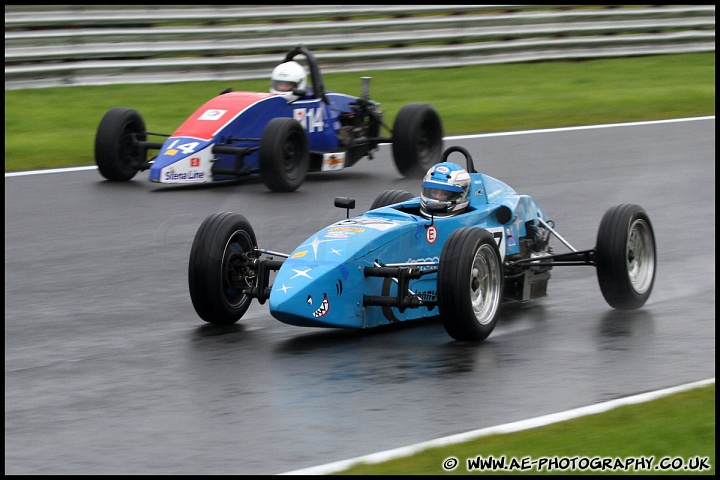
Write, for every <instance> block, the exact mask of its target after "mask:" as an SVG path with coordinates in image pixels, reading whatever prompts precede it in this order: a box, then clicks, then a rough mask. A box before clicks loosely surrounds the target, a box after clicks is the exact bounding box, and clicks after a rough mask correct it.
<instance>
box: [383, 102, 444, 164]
mask: <svg viewBox="0 0 720 480" xmlns="http://www.w3.org/2000/svg"><path fill="white" fill-rule="evenodd" d="M442 147H443V131H442V122H441V121H440V116H439V115H438V113H437V112H436V111H435V109H434V108H433V107H432V106H430V105H428V104H425V103H411V104H409V105H405V106H403V107H402V108H401V109H400V111H399V112H398V114H397V116H396V117H395V122H394V123H393V133H392V152H393V159H394V160H395V166H396V167H397V169H398V171H399V172H400V173H401V174H402V175H403V176H405V177H409V178H421V177H422V176H423V175H425V173H426V172H427V171H428V169H429V168H430V167H432V166H433V165H435V164H436V163H438V161H439V158H440V153H441V152H442Z"/></svg>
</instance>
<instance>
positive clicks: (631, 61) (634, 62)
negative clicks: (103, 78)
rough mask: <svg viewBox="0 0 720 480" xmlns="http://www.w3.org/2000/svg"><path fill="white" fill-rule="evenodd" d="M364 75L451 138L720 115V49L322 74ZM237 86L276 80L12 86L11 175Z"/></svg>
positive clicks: (8, 104)
mask: <svg viewBox="0 0 720 480" xmlns="http://www.w3.org/2000/svg"><path fill="white" fill-rule="evenodd" d="M269 74H270V72H268V76H269ZM364 75H367V76H372V77H373V80H372V83H371V88H370V93H371V97H372V98H373V99H374V100H376V101H378V102H380V104H381V107H382V109H383V110H384V111H385V112H386V116H385V121H386V123H387V124H388V125H392V121H393V119H394V118H395V115H396V114H397V111H398V110H399V109H400V107H402V106H403V105H405V104H408V103H414V102H422V103H430V104H432V105H434V106H435V108H437V110H438V112H439V113H440V115H441V117H442V120H443V125H444V130H445V134H446V135H458V134H469V133H479V132H501V131H512V130H526V129H536V128H551V127H563V126H573V125H592V124H602V123H614V122H630V121H642V120H658V119H668V118H682V117H694V116H706V115H715V53H714V52H709V53H694V54H676V55H656V56H647V57H633V58H613V59H601V60H587V61H573V62H570V61H563V62H560V61H558V62H542V63H518V64H500V65H480V66H469V67H461V68H434V69H423V70H382V71H367V72H353V73H335V74H325V75H324V76H323V78H324V80H325V85H326V88H327V89H328V90H333V91H338V92H343V93H348V94H355V95H359V94H360V77H361V76H364ZM228 86H231V87H233V89H234V90H248V91H267V89H268V86H269V80H267V79H260V80H245V81H236V82H228V81H222V82H190V83H173V84H148V85H111V86H94V87H58V88H44V89H23V90H8V91H6V92H5V171H19V170H31V169H37V168H55V167H62V166H77V165H93V164H94V159H93V142H94V139H95V131H96V129H97V125H98V123H99V122H100V119H101V118H102V116H103V115H104V114H105V112H106V111H107V110H109V109H110V108H112V107H116V106H123V107H131V108H134V109H136V110H138V111H139V112H140V113H141V115H142V116H143V118H144V119H145V122H146V124H147V128H148V129H149V130H150V131H153V132H159V133H172V132H173V131H174V130H175V129H176V128H177V127H178V126H180V124H181V123H182V122H183V121H184V120H185V119H186V118H187V117H188V116H189V115H190V114H191V113H192V112H194V111H195V110H197V109H198V108H199V107H200V106H201V105H202V104H203V103H205V102H206V101H207V100H209V99H210V98H212V97H214V96H216V95H217V94H218V93H220V91H221V90H223V89H224V88H226V87H228Z"/></svg>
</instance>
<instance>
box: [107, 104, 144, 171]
mask: <svg viewBox="0 0 720 480" xmlns="http://www.w3.org/2000/svg"><path fill="white" fill-rule="evenodd" d="M145 139H146V135H145V122H144V121H143V119H142V117H141V116H140V114H139V113H138V112H137V111H135V110H133V109H131V108H125V107H115V108H111V109H110V110H108V111H107V113H105V115H104V116H103V118H102V120H100V124H99V125H98V129H97V133H96V135H95V163H96V164H97V166H98V170H99V171H100V174H101V175H102V176H103V177H105V178H106V179H108V180H112V181H128V180H131V179H132V178H133V177H134V176H135V174H136V173H137V172H138V171H139V170H140V169H141V168H142V165H144V164H145V163H146V161H147V158H144V155H145V151H144V150H143V149H142V148H140V147H139V146H138V144H137V142H138V141H144V140H145Z"/></svg>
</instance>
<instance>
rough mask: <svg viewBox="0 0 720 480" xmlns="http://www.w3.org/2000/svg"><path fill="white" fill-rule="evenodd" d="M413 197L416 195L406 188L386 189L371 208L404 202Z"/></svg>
mask: <svg viewBox="0 0 720 480" xmlns="http://www.w3.org/2000/svg"><path fill="white" fill-rule="evenodd" d="M413 197H414V195H413V194H412V193H410V192H406V191H405V190H385V191H384V192H383V193H381V194H380V195H378V196H377V198H376V199H375V201H374V202H373V203H372V205H370V210H375V209H376V208H380V207H387V206H388V205H393V204H395V203H400V202H404V201H405V200H410V199H411V198H413Z"/></svg>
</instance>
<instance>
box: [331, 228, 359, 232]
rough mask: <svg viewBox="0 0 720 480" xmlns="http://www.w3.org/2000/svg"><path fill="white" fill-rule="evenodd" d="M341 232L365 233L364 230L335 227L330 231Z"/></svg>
mask: <svg viewBox="0 0 720 480" xmlns="http://www.w3.org/2000/svg"><path fill="white" fill-rule="evenodd" d="M340 230H341V231H343V232H353V233H355V232H357V233H361V232H364V231H365V229H364V228H358V227H333V228H331V229H330V231H331V232H335V231H340Z"/></svg>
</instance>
